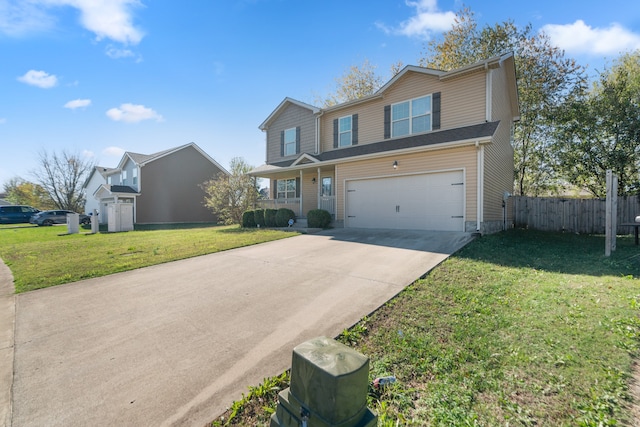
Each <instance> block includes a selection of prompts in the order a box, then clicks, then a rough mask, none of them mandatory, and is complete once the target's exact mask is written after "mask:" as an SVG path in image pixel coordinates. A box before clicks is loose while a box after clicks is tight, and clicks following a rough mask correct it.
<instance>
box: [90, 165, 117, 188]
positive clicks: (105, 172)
mask: <svg viewBox="0 0 640 427" xmlns="http://www.w3.org/2000/svg"><path fill="white" fill-rule="evenodd" d="M114 171H117V169H114V168H108V167H105V166H94V167H93V169H92V170H91V172H90V173H89V176H88V177H87V179H85V180H84V184H82V188H85V187H86V186H87V185H89V181H91V178H92V177H93V175H94V174H96V173H99V174H100V175H102V177H103V178H104V179H105V180H106V179H107V175H109V174H110V173H113V172H114Z"/></svg>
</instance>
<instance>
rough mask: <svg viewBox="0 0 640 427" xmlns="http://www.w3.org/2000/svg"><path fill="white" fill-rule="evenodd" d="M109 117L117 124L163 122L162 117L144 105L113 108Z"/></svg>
mask: <svg viewBox="0 0 640 427" xmlns="http://www.w3.org/2000/svg"><path fill="white" fill-rule="evenodd" d="M107 116H108V117H109V118H110V119H111V120H114V121H116V122H126V123H137V122H141V121H143V120H155V121H157V122H161V121H163V120H164V119H163V118H162V116H161V115H160V114H158V113H156V112H155V111H153V110H152V109H151V108H147V107H145V106H144V105H135V104H122V105H120V107H119V108H111V109H110V110H109V111H107Z"/></svg>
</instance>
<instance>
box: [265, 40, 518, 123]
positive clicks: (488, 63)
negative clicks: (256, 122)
mask: <svg viewBox="0 0 640 427" xmlns="http://www.w3.org/2000/svg"><path fill="white" fill-rule="evenodd" d="M503 65H504V66H506V67H507V68H508V72H507V75H508V76H509V77H508V78H509V90H510V92H514V91H515V92H514V93H510V94H511V95H514V94H515V97H514V96H511V100H512V102H511V107H512V111H516V112H517V113H516V114H515V115H514V119H515V120H518V119H519V117H520V112H519V107H518V101H517V99H518V95H517V86H516V81H515V61H514V56H513V52H508V53H505V54H503V55H497V56H493V57H491V58H487V59H484V60H482V61H478V62H476V63H473V64H469V65H465V66H464V67H460V68H456V69H453V70H450V71H442V70H435V69H433V68H426V67H419V66H416V65H407V66H406V67H404V68H403V69H402V70H400V71H399V72H398V73H397V74H396V75H395V76H393V77H392V78H391V79H390V80H389V81H388V82H387V83H385V84H384V85H383V86H382V87H381V88H380V89H378V90H377V91H375V92H374V93H373V94H371V95H365V96H363V97H361V98H358V99H354V100H351V101H347V102H343V103H341V104H336V105H332V106H330V107H326V108H319V107H314V106H312V105H309V104H305V103H304V102H301V101H297V100H295V99H292V98H288V97H287V98H285V99H284V100H283V101H282V102H281V103H280V105H278V106H277V107H276V109H275V110H273V112H272V113H271V114H270V115H269V117H267V119H266V120H265V121H264V122H262V124H261V125H260V126H259V129H260V130H263V131H264V130H267V128H268V126H269V124H270V123H271V122H272V121H273V120H274V119H275V118H277V117H278V116H279V115H280V113H281V112H282V111H283V110H284V109H285V108H286V107H287V106H288V105H289V104H294V105H298V106H300V107H302V108H306V109H308V110H310V111H311V112H312V113H313V114H322V113H324V112H325V111H333V110H339V109H341V108H346V107H351V106H353V105H356V104H360V103H363V102H368V101H370V100H372V99H377V98H381V97H382V96H383V95H384V93H385V92H386V91H387V90H389V88H391V87H392V86H393V85H394V84H395V83H396V82H397V81H398V80H400V79H401V78H402V77H403V76H404V75H405V74H407V73H419V74H423V75H427V76H433V77H434V78H437V79H439V80H448V79H452V78H455V77H459V76H463V75H465V74H469V73H473V72H476V71H480V70H483V69H484V70H487V69H490V68H498V67H501V66H503ZM512 75H513V77H511V76H512Z"/></svg>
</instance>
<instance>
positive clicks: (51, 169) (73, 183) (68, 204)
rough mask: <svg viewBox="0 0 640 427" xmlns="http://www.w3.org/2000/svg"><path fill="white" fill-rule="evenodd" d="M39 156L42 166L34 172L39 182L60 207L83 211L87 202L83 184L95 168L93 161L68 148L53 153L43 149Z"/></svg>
mask: <svg viewBox="0 0 640 427" xmlns="http://www.w3.org/2000/svg"><path fill="white" fill-rule="evenodd" d="M39 156H40V159H39V160H40V167H39V169H37V170H35V171H34V172H33V176H34V177H35V178H36V181H37V183H38V184H40V186H42V188H44V190H45V191H46V192H47V194H49V197H51V199H52V200H53V202H54V203H55V205H56V207H57V208H58V209H67V210H70V211H74V212H82V211H83V210H84V202H85V195H84V194H83V193H82V184H83V183H84V181H85V179H86V178H87V177H88V175H89V173H90V172H91V170H92V169H93V167H94V164H93V162H90V161H87V160H85V159H83V158H82V157H80V155H78V154H72V153H69V152H68V151H66V150H63V151H62V152H61V153H55V152H54V153H52V154H50V153H48V152H47V151H45V150H43V151H41V152H40V154H39Z"/></svg>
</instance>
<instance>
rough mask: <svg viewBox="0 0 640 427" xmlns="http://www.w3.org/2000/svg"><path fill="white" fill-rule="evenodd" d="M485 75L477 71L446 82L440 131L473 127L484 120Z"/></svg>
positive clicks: (443, 92)
mask: <svg viewBox="0 0 640 427" xmlns="http://www.w3.org/2000/svg"><path fill="white" fill-rule="evenodd" d="M486 84H487V83H486V73H485V72H484V71H478V72H475V73H471V74H466V75H464V76H461V77H458V78H455V79H450V80H446V91H445V90H443V91H442V95H441V96H442V100H441V103H442V104H441V109H442V117H441V121H442V129H453V128H458V127H461V126H469V125H475V124H478V123H482V122H484V121H485V120H486V114H485V111H486V93H487V91H486Z"/></svg>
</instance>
